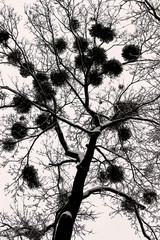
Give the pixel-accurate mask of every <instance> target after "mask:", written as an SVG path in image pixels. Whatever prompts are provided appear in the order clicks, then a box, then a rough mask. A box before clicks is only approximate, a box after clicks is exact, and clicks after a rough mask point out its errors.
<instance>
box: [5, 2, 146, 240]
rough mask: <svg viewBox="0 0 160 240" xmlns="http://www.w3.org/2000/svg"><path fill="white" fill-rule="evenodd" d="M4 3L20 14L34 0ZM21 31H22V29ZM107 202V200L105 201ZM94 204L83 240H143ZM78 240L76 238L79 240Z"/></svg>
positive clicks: (99, 203) (98, 203)
mask: <svg viewBox="0 0 160 240" xmlns="http://www.w3.org/2000/svg"><path fill="white" fill-rule="evenodd" d="M5 2H6V3H9V4H11V5H12V6H14V8H15V10H16V11H17V12H18V13H20V14H22V15H23V13H24V11H23V6H24V3H27V4H32V3H33V2H35V0H6V1H5ZM22 31H23V29H22ZM5 178H6V175H3V174H1V175H0V182H1V188H0V191H1V192H2V189H3V186H4V183H5V182H6V180H5ZM0 196H1V203H2V204H1V206H3V207H4V208H7V209H8V203H9V202H10V199H9V198H8V197H5V196H4V195H3V194H0ZM106 200H107V199H106ZM94 204H95V205H96V206H97V209H98V210H97V212H99V213H102V212H103V214H100V215H99V218H98V219H96V221H95V222H93V223H91V222H88V223H87V229H88V230H91V229H92V230H93V231H94V232H95V234H94V235H90V236H86V237H84V239H86V240H98V239H101V240H118V239H119V240H140V239H141V240H144V239H145V238H144V237H143V236H142V234H141V238H140V237H139V236H137V235H135V233H134V230H133V229H132V228H131V226H130V222H129V221H128V220H127V219H126V217H125V216H124V215H123V214H122V215H121V216H120V215H119V216H116V217H114V218H111V217H110V216H109V209H108V208H107V207H104V206H103V204H102V201H99V200H98V198H97V197H96V198H95V199H94ZM79 239H80V238H77V240H79Z"/></svg>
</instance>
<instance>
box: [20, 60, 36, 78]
mask: <svg viewBox="0 0 160 240" xmlns="http://www.w3.org/2000/svg"><path fill="white" fill-rule="evenodd" d="M33 72H34V65H33V63H31V62H26V63H22V64H21V66H20V74H21V76H22V77H24V78H26V77H29V76H30V75H31V74H32V73H33Z"/></svg>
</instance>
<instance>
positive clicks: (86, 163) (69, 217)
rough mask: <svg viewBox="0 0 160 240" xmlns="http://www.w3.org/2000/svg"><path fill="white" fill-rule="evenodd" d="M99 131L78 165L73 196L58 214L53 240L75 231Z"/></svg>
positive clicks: (92, 137)
mask: <svg viewBox="0 0 160 240" xmlns="http://www.w3.org/2000/svg"><path fill="white" fill-rule="evenodd" d="M98 136H99V133H98V132H96V133H93V135H92V136H91V138H90V141H89V144H88V148H87V151H86V154H85V156H84V159H83V160H82V161H81V163H80V164H79V166H78V167H77V173H76V176H75V179H74V182H73V187H72V192H71V196H70V197H69V201H68V202H67V204H66V205H65V207H64V208H63V209H62V211H61V212H60V214H58V216H57V219H56V222H57V224H56V226H55V231H54V233H53V238H52V240H70V239H71V236H72V231H73V225H74V222H75V219H76V216H77V213H78V211H79V208H80V205H81V202H82V200H83V187H84V183H85V179H86V176H87V173H88V171H89V167H90V163H91V161H92V158H93V154H94V150H95V145H96V141H97V138H98Z"/></svg>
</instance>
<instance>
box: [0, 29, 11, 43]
mask: <svg viewBox="0 0 160 240" xmlns="http://www.w3.org/2000/svg"><path fill="white" fill-rule="evenodd" d="M8 39H9V33H8V32H7V31H5V30H0V43H4V44H5V43H6V42H7V41H8Z"/></svg>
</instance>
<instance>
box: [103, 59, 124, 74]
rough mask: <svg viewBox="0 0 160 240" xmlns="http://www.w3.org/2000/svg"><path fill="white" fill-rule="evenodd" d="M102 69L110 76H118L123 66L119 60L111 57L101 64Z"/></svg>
mask: <svg viewBox="0 0 160 240" xmlns="http://www.w3.org/2000/svg"><path fill="white" fill-rule="evenodd" d="M102 71H103V73H104V74H107V75H108V76H110V77H118V76H119V75H120V74H121V73H122V71H123V68H122V64H121V62H120V61H119V60H116V59H111V60H108V61H107V62H106V63H105V64H104V65H103V69H102Z"/></svg>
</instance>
